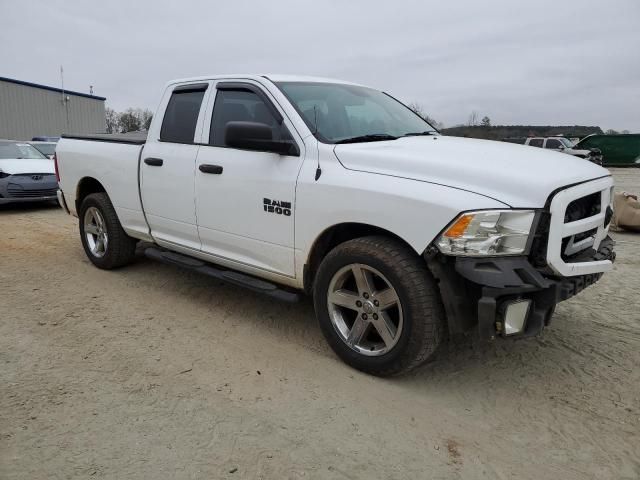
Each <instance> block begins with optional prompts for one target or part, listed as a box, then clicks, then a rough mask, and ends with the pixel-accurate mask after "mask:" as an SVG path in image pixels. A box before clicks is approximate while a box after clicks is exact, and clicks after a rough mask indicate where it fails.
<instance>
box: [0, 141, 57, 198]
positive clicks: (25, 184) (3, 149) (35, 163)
mask: <svg viewBox="0 0 640 480" xmlns="http://www.w3.org/2000/svg"><path fill="white" fill-rule="evenodd" d="M57 190H58V182H57V180H56V175H55V166H54V163H53V160H51V159H49V158H47V157H46V156H45V155H43V154H42V153H40V152H39V151H38V150H36V149H35V148H34V147H33V146H31V145H29V144H28V143H24V142H16V141H13V140H0V204H3V203H14V202H42V201H52V200H57V196H56V191H57Z"/></svg>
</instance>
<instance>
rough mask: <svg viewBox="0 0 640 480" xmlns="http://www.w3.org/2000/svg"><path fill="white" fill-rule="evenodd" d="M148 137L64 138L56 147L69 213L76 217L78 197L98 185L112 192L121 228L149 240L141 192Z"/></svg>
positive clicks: (85, 136) (99, 135)
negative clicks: (145, 147) (80, 193)
mask: <svg viewBox="0 0 640 480" xmlns="http://www.w3.org/2000/svg"><path fill="white" fill-rule="evenodd" d="M146 137H147V134H146V133H145V132H135V133H126V134H94V135H83V136H80V135H77V136H76V135H63V136H62V138H61V139H60V141H59V142H58V145H57V147H56V155H57V158H58V170H59V172H60V181H59V186H60V189H61V190H62V192H63V193H64V196H65V200H66V203H67V206H68V208H69V210H70V212H71V213H72V214H74V215H77V207H78V205H76V197H77V195H78V192H79V190H80V189H82V188H84V186H85V185H87V182H89V183H93V184H94V185H95V182H96V181H97V182H98V183H99V184H100V186H101V187H102V189H104V191H106V192H109V198H110V200H111V203H112V204H113V206H114V208H115V210H116V212H117V214H118V218H119V219H120V221H121V222H122V226H123V228H124V230H125V232H127V234H129V235H130V236H132V237H136V238H141V239H146V238H148V226H147V223H146V219H145V217H144V213H143V209H142V202H141V198H140V190H139V175H140V155H141V153H142V149H143V148H144V143H145V140H146Z"/></svg>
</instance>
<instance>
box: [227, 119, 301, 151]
mask: <svg viewBox="0 0 640 480" xmlns="http://www.w3.org/2000/svg"><path fill="white" fill-rule="evenodd" d="M224 143H225V144H226V145H227V146H229V147H233V148H241V149H244V150H256V151H260V152H273V153H278V154H280V155H293V156H299V155H300V152H299V150H298V147H297V146H296V144H295V143H294V142H293V141H291V140H289V141H287V140H274V139H273V131H272V129H271V127H270V126H269V125H267V124H266V123H257V122H228V123H227V125H226V126H225V129H224Z"/></svg>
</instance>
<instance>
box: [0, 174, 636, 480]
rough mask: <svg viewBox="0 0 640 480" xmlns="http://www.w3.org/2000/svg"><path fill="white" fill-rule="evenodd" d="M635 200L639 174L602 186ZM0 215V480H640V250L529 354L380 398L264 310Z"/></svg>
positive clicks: (565, 310)
mask: <svg viewBox="0 0 640 480" xmlns="http://www.w3.org/2000/svg"><path fill="white" fill-rule="evenodd" d="M614 174H615V176H616V180H617V182H618V184H619V185H620V187H621V189H625V190H628V191H635V192H640V170H638V169H635V170H616V171H615V172H614ZM76 222H77V220H76V219H74V218H72V217H69V216H67V215H65V214H64V213H63V212H62V211H61V210H59V209H57V208H54V207H42V206H37V207H36V206H29V207H7V206H5V207H0V306H1V311H2V318H1V319H0V478H2V479H17V478H20V479H40V478H42V479H45V478H46V479H54V478H65V479H66V478H127V479H132V478H152V479H158V478H167V479H183V478H185V479H186V478H206V479H214V478H215V479H217V478H256V479H257V478H269V479H301V478H320V479H325V478H326V479H360V478H367V479H371V478H375V479H378V478H384V479H387V478H398V479H406V478H432V479H434V478H435V479H438V478H442V479H444V478H447V479H448V478H487V479H496V478H497V479H515V478H518V479H521V478H536V479H539V478H562V479H563V480H568V479H575V478H598V479H632V478H634V479H635V478H640V333H639V328H638V327H639V324H640V300H639V298H640V294H639V291H640V235H637V234H635V235H633V234H621V233H618V234H614V236H615V238H616V240H617V242H618V244H617V252H618V260H617V262H616V265H615V270H614V272H613V273H610V274H608V275H605V277H604V278H603V279H602V280H601V282H600V283H598V284H597V285H596V286H595V287H591V288H589V289H587V290H586V291H584V292H583V293H581V294H580V295H579V296H577V297H576V298H574V299H572V300H570V301H568V302H565V303H563V304H561V305H560V306H559V307H558V309H557V313H556V316H555V318H554V322H553V324H552V326H551V328H549V329H547V330H546V331H545V332H543V334H542V336H540V337H539V338H535V339H529V340H526V341H515V342H505V341H497V342H495V343H492V344H489V345H485V346H476V347H474V346H472V345H471V344H470V343H465V342H464V341H463V342H457V343H455V344H452V345H449V346H447V348H445V349H444V350H443V352H441V353H440V354H439V356H438V358H437V359H436V360H435V361H434V362H432V363H430V364H429V365H427V366H425V367H423V368H421V369H419V370H418V371H416V372H414V373H412V374H411V375H409V376H405V377H402V378H398V379H390V380H388V379H378V378H373V377H369V376H366V375H363V374H360V373H358V372H356V371H354V370H351V369H349V368H348V367H346V366H345V365H344V364H342V363H341V362H340V361H339V360H338V359H337V358H336V357H335V356H334V355H333V353H332V352H331V351H330V350H329V348H328V347H327V346H326V345H325V343H324V340H323V338H322V337H321V334H320V331H319V329H318V327H317V325H316V322H315V319H314V315H313V309H312V306H311V302H310V301H306V302H304V303H301V304H297V305H287V304H281V303H277V302H275V301H273V300H270V299H266V298H264V297H261V296H259V295H256V294H253V293H251V292H247V291H244V290H241V289H238V288H235V287H230V286H226V285H223V284H221V283H219V282H216V281H214V280H212V279H210V278H207V277H203V276H198V275H194V274H190V273H187V272H185V271H182V270H180V269H178V268H176V267H171V266H165V265H162V264H158V263H154V262H152V261H149V260H146V259H144V258H140V259H139V260H138V261H137V262H136V263H135V264H134V265H132V266H130V267H127V268H124V269H122V270H118V271H113V272H105V271H100V270H98V269H96V268H94V267H93V266H92V265H91V264H90V263H89V261H88V260H87V259H86V257H85V255H84V252H83V251H82V247H81V245H80V241H79V238H78V234H77V223H76Z"/></svg>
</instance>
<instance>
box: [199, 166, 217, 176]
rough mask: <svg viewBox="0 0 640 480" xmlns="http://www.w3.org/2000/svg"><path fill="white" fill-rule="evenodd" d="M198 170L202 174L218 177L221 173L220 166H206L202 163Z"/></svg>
mask: <svg viewBox="0 0 640 480" xmlns="http://www.w3.org/2000/svg"><path fill="white" fill-rule="evenodd" d="M198 169H199V170H200V171H201V172H202V173H213V174H214V175H220V174H221V173H222V167H221V166H220V165H207V164H206V163H203V164H202V165H200V166H199V167H198Z"/></svg>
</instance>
